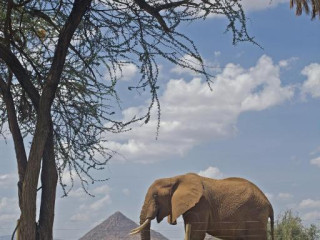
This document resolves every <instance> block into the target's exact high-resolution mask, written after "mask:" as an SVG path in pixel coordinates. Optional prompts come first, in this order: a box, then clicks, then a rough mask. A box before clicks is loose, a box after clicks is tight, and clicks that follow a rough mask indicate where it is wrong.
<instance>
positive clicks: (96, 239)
mask: <svg viewBox="0 0 320 240" xmlns="http://www.w3.org/2000/svg"><path fill="white" fill-rule="evenodd" d="M136 227H138V224H136V223H135V222H133V221H132V220H130V219H129V218H127V217H126V216H124V215H123V214H122V213H121V212H116V213H114V214H113V215H111V216H110V217H109V218H108V219H107V220H105V221H104V222H102V223H101V224H99V225H98V226H96V227H95V228H93V229H92V230H90V231H89V232H88V233H87V234H85V235H84V236H83V237H82V238H80V239H79V240H120V239H121V240H140V235H139V234H137V235H133V236H130V235H129V233H130V231H131V230H132V229H134V228H136ZM151 240H168V238H166V237H164V236H163V235H161V234H160V233H158V232H156V231H153V230H151Z"/></svg>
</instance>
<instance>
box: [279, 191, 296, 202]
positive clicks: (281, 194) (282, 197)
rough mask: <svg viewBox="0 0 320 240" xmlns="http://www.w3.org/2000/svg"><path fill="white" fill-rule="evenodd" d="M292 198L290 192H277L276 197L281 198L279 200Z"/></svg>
mask: <svg viewBox="0 0 320 240" xmlns="http://www.w3.org/2000/svg"><path fill="white" fill-rule="evenodd" d="M292 198H293V195H292V194H290V193H279V194H278V195H277V199H279V200H281V201H287V200H290V199H292Z"/></svg>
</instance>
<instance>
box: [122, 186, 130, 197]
mask: <svg viewBox="0 0 320 240" xmlns="http://www.w3.org/2000/svg"><path fill="white" fill-rule="evenodd" d="M122 193H123V194H124V195H126V196H129V195H130V190H129V189H128V188H124V189H122Z"/></svg>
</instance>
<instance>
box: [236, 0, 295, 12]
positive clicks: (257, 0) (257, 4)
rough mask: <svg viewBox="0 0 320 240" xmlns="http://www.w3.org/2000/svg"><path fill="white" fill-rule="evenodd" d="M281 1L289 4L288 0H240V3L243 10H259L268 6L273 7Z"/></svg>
mask: <svg viewBox="0 0 320 240" xmlns="http://www.w3.org/2000/svg"><path fill="white" fill-rule="evenodd" d="M281 3H287V4H288V6H289V0H269V1H268V0H254V1H252V0H242V1H241V4H242V6H243V8H244V10H245V11H259V10H264V9H268V8H273V7H276V6H278V5H279V4H281Z"/></svg>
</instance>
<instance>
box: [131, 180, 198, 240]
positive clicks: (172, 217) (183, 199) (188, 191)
mask: <svg viewBox="0 0 320 240" xmlns="http://www.w3.org/2000/svg"><path fill="white" fill-rule="evenodd" d="M202 194H203V185H202V183H201V180H200V177H199V176H198V175H196V174H186V175H181V176H177V177H173V178H163V179H158V180H156V181H155V182H154V183H153V184H152V185H151V186H150V187H149V189H148V192H147V194H146V197H145V201H144V204H143V206H142V209H141V214H140V224H141V225H140V227H138V228H136V229H133V230H132V231H131V234H135V233H138V232H141V239H142V240H149V239H150V222H151V220H153V219H155V218H157V221H158V223H159V222H161V221H162V220H163V218H165V217H166V216H168V222H169V223H170V224H176V220H177V218H178V217H179V216H180V215H182V214H183V213H185V212H186V211H188V210H189V209H190V208H192V207H193V206H195V204H196V203H197V202H198V201H199V200H200V198H201V196H202Z"/></svg>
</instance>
